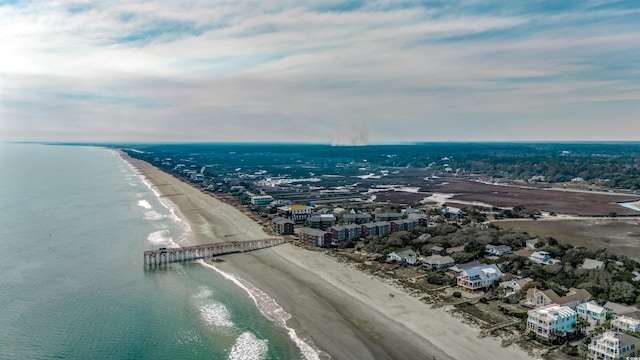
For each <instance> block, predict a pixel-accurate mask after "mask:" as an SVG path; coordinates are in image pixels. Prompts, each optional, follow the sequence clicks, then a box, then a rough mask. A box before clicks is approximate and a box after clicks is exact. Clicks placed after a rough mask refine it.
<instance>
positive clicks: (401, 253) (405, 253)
mask: <svg viewBox="0 0 640 360" xmlns="http://www.w3.org/2000/svg"><path fill="white" fill-rule="evenodd" d="M387 258H388V259H389V260H395V261H398V262H405V263H407V264H409V265H415V264H416V263H417V262H418V259H417V255H416V252H415V251H413V250H411V249H409V248H404V249H400V250H396V251H394V252H392V253H391V254H389V255H388V256H387Z"/></svg>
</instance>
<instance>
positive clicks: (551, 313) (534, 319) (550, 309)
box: [527, 304, 578, 339]
mask: <svg viewBox="0 0 640 360" xmlns="http://www.w3.org/2000/svg"><path fill="white" fill-rule="evenodd" d="M527 315H528V317H527V328H528V329H529V331H531V332H532V333H534V334H536V336H539V337H542V338H545V339H549V338H551V337H553V336H554V335H562V334H566V333H568V332H569V331H571V330H573V328H574V327H575V325H576V323H577V322H578V319H577V314H576V312H575V311H574V310H573V309H571V308H570V307H567V306H560V305H557V304H550V305H547V306H544V307H541V308H537V309H532V310H529V311H528V312H527Z"/></svg>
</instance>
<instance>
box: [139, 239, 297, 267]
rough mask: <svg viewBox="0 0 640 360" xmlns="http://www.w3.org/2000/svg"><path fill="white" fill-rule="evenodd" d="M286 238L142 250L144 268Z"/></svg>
mask: <svg viewBox="0 0 640 360" xmlns="http://www.w3.org/2000/svg"><path fill="white" fill-rule="evenodd" d="M285 242H287V240H285V239H283V238H266V239H258V240H248V241H230V242H220V243H213V244H205V245H194V246H185V247H179V248H160V249H158V250H149V251H145V252H144V268H145V269H154V268H156V267H159V266H165V265H168V264H171V263H181V262H187V261H194V260H200V259H210V258H212V257H215V256H218V255H225V254H233V253H241V252H247V251H253V250H258V249H264V248H268V247H272V246H276V245H280V244H284V243H285Z"/></svg>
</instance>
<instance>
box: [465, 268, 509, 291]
mask: <svg viewBox="0 0 640 360" xmlns="http://www.w3.org/2000/svg"><path fill="white" fill-rule="evenodd" d="M500 278H502V272H501V271H500V269H498V267H497V266H496V264H488V265H487V264H481V265H478V266H475V267H472V268H468V269H464V270H462V271H461V272H460V275H458V277H457V283H458V286H461V287H463V288H465V289H468V290H480V289H484V288H486V287H489V286H491V285H493V284H495V283H497V282H499V281H500Z"/></svg>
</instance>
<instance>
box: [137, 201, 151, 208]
mask: <svg viewBox="0 0 640 360" xmlns="http://www.w3.org/2000/svg"><path fill="white" fill-rule="evenodd" d="M138 206H140V207H143V208H145V209H147V210H149V209H151V208H153V206H151V204H149V202H148V201H147V200H138Z"/></svg>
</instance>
